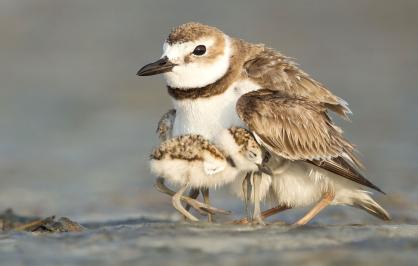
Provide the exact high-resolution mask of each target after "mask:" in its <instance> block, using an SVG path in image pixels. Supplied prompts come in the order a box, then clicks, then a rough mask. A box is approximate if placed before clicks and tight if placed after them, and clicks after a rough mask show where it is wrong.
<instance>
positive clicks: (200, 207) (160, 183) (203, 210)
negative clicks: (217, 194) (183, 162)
mask: <svg viewBox="0 0 418 266" xmlns="http://www.w3.org/2000/svg"><path fill="white" fill-rule="evenodd" d="M154 187H155V188H156V189H157V190H158V191H159V192H161V193H164V194H167V195H170V196H174V194H176V192H174V191H173V190H171V189H169V188H168V187H167V186H166V185H165V184H164V178H162V177H159V178H157V182H156V183H155V185H154ZM181 200H182V201H185V202H186V203H188V204H189V205H190V206H192V207H193V208H195V209H196V210H197V211H198V212H199V213H200V214H202V215H206V214H207V213H212V214H214V213H220V214H225V215H228V214H231V212H230V211H226V210H223V209H218V208H215V207H212V206H210V205H207V204H204V203H201V202H199V201H197V200H195V199H192V198H190V197H187V196H184V195H182V196H181Z"/></svg>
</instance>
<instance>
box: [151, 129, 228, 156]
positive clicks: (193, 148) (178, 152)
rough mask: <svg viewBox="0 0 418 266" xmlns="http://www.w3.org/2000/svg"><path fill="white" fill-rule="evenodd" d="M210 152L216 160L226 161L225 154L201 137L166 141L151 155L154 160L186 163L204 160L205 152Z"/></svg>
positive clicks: (182, 137) (195, 136) (192, 136)
mask: <svg viewBox="0 0 418 266" xmlns="http://www.w3.org/2000/svg"><path fill="white" fill-rule="evenodd" d="M204 151H207V152H209V153H210V154H211V155H212V156H213V157H214V158H218V159H221V160H224V159H225V156H224V154H223V153H222V152H221V151H220V150H219V149H218V148H216V147H215V146H214V145H213V144H211V143H209V141H208V140H206V139H205V138H203V137H202V136H200V135H183V136H179V137H176V138H173V139H169V140H167V141H164V142H163V143H162V144H161V145H160V146H159V147H158V148H156V149H154V150H153V151H152V153H151V155H150V157H151V159H153V160H162V159H180V160H186V161H201V160H203V157H202V155H203V152H204Z"/></svg>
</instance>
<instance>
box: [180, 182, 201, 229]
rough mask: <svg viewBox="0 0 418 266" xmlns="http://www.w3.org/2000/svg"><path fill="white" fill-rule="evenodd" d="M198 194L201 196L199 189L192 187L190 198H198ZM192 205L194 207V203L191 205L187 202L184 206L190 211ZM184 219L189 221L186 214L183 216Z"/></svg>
mask: <svg viewBox="0 0 418 266" xmlns="http://www.w3.org/2000/svg"><path fill="white" fill-rule="evenodd" d="M197 196H199V190H198V189H194V188H192V189H190V192H189V198H191V199H196V198H197ZM191 207H192V205H190V204H189V203H186V207H184V208H185V209H186V211H188V212H190V208H191ZM199 213H200V214H201V215H206V213H204V212H199ZM183 219H184V220H185V221H187V217H186V216H183Z"/></svg>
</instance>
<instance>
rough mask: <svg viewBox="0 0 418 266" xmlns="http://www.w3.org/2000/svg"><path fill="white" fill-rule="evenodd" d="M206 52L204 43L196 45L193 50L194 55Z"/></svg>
mask: <svg viewBox="0 0 418 266" xmlns="http://www.w3.org/2000/svg"><path fill="white" fill-rule="evenodd" d="M205 53H206V46H204V45H198V46H196V48H194V50H193V54H194V55H204V54H205Z"/></svg>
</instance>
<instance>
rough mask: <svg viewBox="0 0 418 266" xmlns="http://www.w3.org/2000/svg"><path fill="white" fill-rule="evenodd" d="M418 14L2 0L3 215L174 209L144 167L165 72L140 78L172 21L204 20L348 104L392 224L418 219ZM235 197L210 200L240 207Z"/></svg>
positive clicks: (314, 5) (373, 6) (384, 4)
mask: <svg viewBox="0 0 418 266" xmlns="http://www.w3.org/2000/svg"><path fill="white" fill-rule="evenodd" d="M417 11H418V2H417V1H414V0H410V1H407V0H401V1H396V3H395V2H393V1H389V0H387V1H382V0H375V1H341V0H337V1H336V0H320V1H309V0H305V1H276V0H271V1H220V0H216V1H194V0H181V1H169V0H166V1H162V0H155V1H138V0H129V1H128V0H123V1H110V0H87V1H86V0H72V1H64V0H62V1H57V0H0V38H1V41H0V211H1V210H2V209H5V208H7V207H12V208H14V209H15V211H17V212H18V213H21V214H27V215H51V214H56V215H61V216H70V217H75V218H79V219H86V220H88V219H97V218H99V217H111V218H114V217H120V216H140V215H145V214H152V215H170V214H172V213H174V211H173V210H172V208H171V202H170V200H169V198H168V197H167V196H166V195H161V194H160V193H158V192H157V191H155V190H154V189H153V187H152V184H153V182H154V177H152V176H151V175H150V173H149V170H148V166H147V160H148V154H149V152H150V151H151V149H152V147H153V145H155V144H156V143H157V138H156V136H155V127H156V123H157V121H158V119H159V117H160V116H161V115H162V114H163V113H164V112H165V111H167V110H168V109H169V108H170V99H169V97H168V95H167V93H166V89H165V85H164V81H163V79H162V77H161V76H156V77H143V78H139V77H137V76H136V75H135V74H136V72H137V70H138V69H139V68H140V67H141V66H143V65H144V64H146V63H149V62H151V61H153V60H155V59H157V58H159V57H160V55H161V51H162V43H163V40H164V39H165V37H166V36H167V34H168V32H169V31H170V29H171V28H172V27H174V26H176V25H179V24H182V23H184V22H188V21H198V22H202V23H206V24H210V25H213V26H216V27H219V28H220V29H222V30H223V31H224V32H226V33H227V34H229V35H231V36H233V37H239V38H242V39H245V40H247V41H250V42H263V43H266V44H267V45H268V46H271V47H274V48H275V49H277V50H279V51H281V52H283V53H284V54H286V55H288V56H291V57H294V58H296V60H297V62H298V63H300V65H301V67H302V69H304V70H305V71H306V72H308V73H310V74H311V75H312V76H313V77H314V78H316V79H317V80H319V81H321V82H323V83H324V84H326V85H327V86H328V87H329V88H330V89H331V90H332V91H333V92H334V93H335V94H337V95H338V96H340V97H342V98H344V99H346V100H347V101H348V102H349V103H350V106H351V108H352V110H353V112H354V115H353V117H352V120H353V122H352V123H347V122H344V121H341V120H337V123H338V124H339V125H341V126H342V127H343V128H344V129H345V131H346V134H347V136H348V138H349V139H350V140H352V141H353V142H354V143H356V144H358V147H359V150H360V151H361V153H362V158H363V159H364V161H365V164H366V166H367V168H368V173H367V175H368V176H369V177H370V179H371V180H372V181H373V182H374V183H376V184H377V185H378V186H380V187H381V188H382V189H383V190H384V191H386V192H387V196H382V195H376V197H377V198H378V200H379V201H381V202H382V203H383V204H384V206H386V207H388V209H389V210H390V212H392V213H393V215H394V217H395V220H396V221H403V222H410V223H415V222H416V221H417V218H418V215H417V211H418V178H417V172H418V164H417V159H418V133H417V132H418V104H417V102H418V89H417V85H416V84H417V81H416V78H417V77H418V16H417V15H416V14H417ZM231 199H232V198H231V197H229V196H227V195H226V194H225V193H223V192H218V194H217V196H216V197H214V201H215V203H216V204H217V206H218V207H228V208H230V209H233V210H238V211H239V210H240V209H241V206H240V204H239V202H237V201H235V200H231ZM328 212H329V213H330V214H333V213H338V214H341V212H342V213H343V215H346V216H347V217H350V219H349V221H350V222H363V221H372V222H376V220H374V219H373V218H371V217H369V216H367V215H363V214H362V213H361V212H360V211H353V210H352V209H349V208H339V209H333V208H331V210H329V211H328ZM238 213H239V212H238ZM355 216H356V217H355ZM321 217H326V216H321ZM320 219H325V218H320ZM368 219H370V220H368ZM336 222H339V223H341V220H336ZM344 222H345V220H344Z"/></svg>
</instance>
